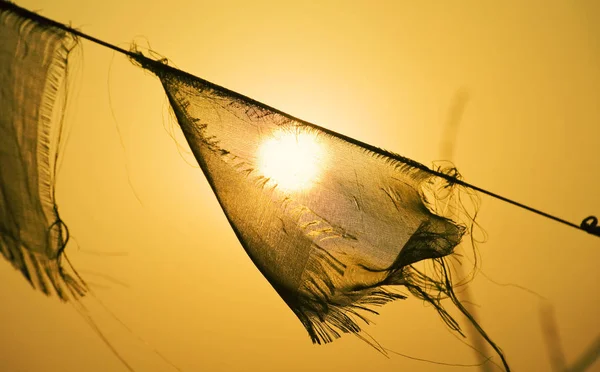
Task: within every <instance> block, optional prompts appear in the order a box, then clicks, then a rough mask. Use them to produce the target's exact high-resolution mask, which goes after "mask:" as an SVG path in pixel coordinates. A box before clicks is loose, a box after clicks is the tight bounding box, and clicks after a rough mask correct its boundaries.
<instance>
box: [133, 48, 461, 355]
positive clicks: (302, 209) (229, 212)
mask: <svg viewBox="0 0 600 372" xmlns="http://www.w3.org/2000/svg"><path fill="white" fill-rule="evenodd" d="M134 59H135V58H134ZM137 63H139V64H140V65H142V66H143V67H145V68H147V69H149V70H151V71H152V72H153V73H155V74H156V75H157V76H158V77H159V78H160V80H161V82H162V84H163V86H164V89H165V91H166V93H167V96H168V99H169V101H170V103H171V106H172V109H173V111H174V114H175V116H176V118H177V120H178V122H179V124H180V126H181V128H182V130H183V132H184V134H185V137H186V139H187V142H188V143H189V145H190V147H191V148H192V151H193V153H194V155H195V157H196V159H197V161H198V163H199V165H200V167H201V168H202V170H203V172H204V174H205V175H206V177H207V179H208V180H209V183H210V185H211V187H212V189H213V191H214V193H215V194H216V196H217V198H218V200H219V203H220V205H221V207H222V208H223V211H224V212H225V215H226V217H227V219H228V220H229V223H230V224H231V227H232V228H233V230H234V231H235V233H236V235H237V237H238V238H239V240H240V242H241V244H242V245H243V247H244V248H245V250H246V252H247V253H248V255H249V256H250V258H251V259H252V261H253V262H254V263H255V264H256V266H257V267H258V269H259V270H260V271H261V272H262V273H263V274H264V276H265V277H266V278H267V280H268V281H269V282H270V283H271V284H272V286H273V287H274V288H275V290H276V291H277V292H278V293H279V295H280V296H281V297H282V298H283V300H284V301H285V302H286V303H287V304H288V305H289V307H290V308H291V309H292V311H293V312H294V313H295V314H296V315H297V316H298V318H299V319H300V321H301V322H302V323H303V325H304V326H305V328H306V329H307V331H308V333H309V334H310V336H311V338H312V340H313V342H316V343H322V342H329V341H332V340H333V339H335V338H337V337H339V336H340V335H341V334H342V333H355V334H359V332H360V326H359V325H358V323H357V320H359V319H362V320H364V321H367V319H366V318H364V315H365V314H368V313H369V312H371V313H375V311H374V310H373V306H377V305H382V304H385V303H387V302H389V301H392V300H394V299H399V298H404V297H405V296H404V295H402V294H400V293H397V292H396V291H394V289H393V286H397V287H399V286H403V287H404V288H406V289H408V290H409V291H410V292H411V293H412V294H414V295H416V296H418V297H419V298H421V299H424V300H426V301H428V302H430V303H431V304H433V305H434V307H435V308H436V309H437V310H438V311H439V313H440V315H441V316H442V318H443V319H444V321H446V323H447V324H448V325H449V326H450V327H451V328H452V329H454V330H458V331H459V327H458V324H457V323H456V322H455V321H454V319H452V318H451V317H450V316H449V314H448V313H447V312H446V311H445V310H444V309H443V307H442V305H441V303H440V299H441V298H442V297H445V296H446V295H447V294H448V292H449V291H451V283H450V280H449V278H448V273H447V272H446V265H445V263H444V260H443V257H445V256H447V255H449V254H451V253H452V252H453V249H454V247H455V246H456V245H457V244H458V243H459V242H460V240H461V238H462V236H463V234H464V232H465V227H464V226H462V225H459V224H457V223H455V222H453V221H451V220H449V219H447V218H444V217H442V216H440V215H438V214H436V213H435V210H436V208H437V207H436V204H437V202H439V201H440V198H439V195H436V193H435V190H437V188H438V187H439V181H440V180H439V179H437V178H436V177H433V176H431V174H430V173H428V172H427V171H426V169H427V168H426V167H425V166H424V165H422V164H419V163H416V162H414V161H411V160H409V159H406V158H403V157H401V156H398V155H395V154H392V153H389V152H386V151H383V150H380V149H377V148H375V147H372V146H370V145H367V144H363V143H361V142H358V141H356V140H353V139H350V138H347V137H345V136H343V135H340V134H337V133H334V132H332V131H329V130H327V129H324V128H321V127H318V126H316V125H313V124H310V123H307V122H304V121H301V120H298V119H296V118H293V117H291V116H289V115H287V114H284V113H282V112H279V111H277V110H275V109H272V108H270V107H268V106H266V105H263V104H261V103H258V102H256V101H254V100H252V99H249V98H247V97H244V96H242V95H240V94H237V93H235V92H232V91H229V90H227V89H225V88H222V87H219V86H216V85H214V84H212V83H209V82H207V81H205V80H202V79H199V78H196V77H194V76H191V75H188V74H185V73H183V72H181V71H178V70H175V69H172V68H170V67H168V66H166V65H165V64H162V63H159V62H155V63H153V62H152V61H148V60H147V59H144V58H138V59H137ZM436 185H437V186H436ZM443 187H445V188H446V190H447V191H450V192H452V191H451V189H452V186H451V185H448V184H445V185H443ZM428 194H429V199H430V200H428V198H427V197H426V195H428ZM427 259H431V260H434V263H435V268H436V269H435V270H434V272H433V274H431V275H425V274H424V273H422V272H421V271H419V270H417V269H416V268H415V267H413V266H411V264H413V263H416V262H418V261H421V260H427ZM390 286H391V287H390ZM359 337H361V338H363V339H365V340H366V341H369V340H367V339H366V338H364V337H363V336H360V335H359ZM372 344H373V343H372ZM374 346H376V347H377V345H374Z"/></svg>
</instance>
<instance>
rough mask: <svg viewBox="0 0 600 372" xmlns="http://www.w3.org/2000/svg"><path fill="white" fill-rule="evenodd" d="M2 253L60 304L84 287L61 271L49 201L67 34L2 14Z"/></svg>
mask: <svg viewBox="0 0 600 372" xmlns="http://www.w3.org/2000/svg"><path fill="white" fill-rule="evenodd" d="M0 34H1V35H2V42H1V43H0V113H1V114H0V251H2V255H4V257H5V258H6V259H7V260H8V261H10V262H11V263H12V265H13V266H14V267H15V268H16V269H17V270H20V271H21V273H22V274H23V276H24V277H25V278H26V279H27V280H28V281H29V282H30V283H31V285H32V286H33V287H34V288H37V289H39V290H41V291H42V292H44V293H46V294H48V295H49V294H51V293H56V294H57V295H58V297H59V298H61V299H62V300H68V299H69V298H72V297H79V296H81V295H82V294H83V293H84V292H85V286H84V284H83V282H82V281H80V280H79V278H78V277H77V275H75V274H74V273H68V272H67V271H68V270H67V268H65V267H63V266H62V265H61V258H62V253H63V250H64V247H65V245H66V243H67V240H68V231H67V228H66V225H65V224H64V223H63V221H62V220H61V219H60V216H59V214H58V207H57V206H56V204H55V198H54V183H55V174H56V166H57V160H58V149H59V144H60V136H61V131H62V125H61V124H62V113H63V105H64V102H65V98H66V90H65V88H66V87H65V84H66V76H67V57H68V55H69V53H70V51H71V50H72V49H73V48H74V47H75V45H76V42H77V41H76V39H75V37H74V36H72V35H71V34H70V33H67V32H65V31H64V30H61V29H59V28H54V27H51V26H47V25H42V24H40V23H38V22H36V21H33V20H30V19H27V18H23V17H21V16H20V15H17V14H16V13H14V12H11V11H10V10H8V9H3V8H0Z"/></svg>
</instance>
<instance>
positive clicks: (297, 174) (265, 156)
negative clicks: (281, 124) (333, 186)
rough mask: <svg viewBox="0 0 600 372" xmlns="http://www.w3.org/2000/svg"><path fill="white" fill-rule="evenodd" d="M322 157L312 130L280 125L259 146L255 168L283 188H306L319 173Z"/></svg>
mask: <svg viewBox="0 0 600 372" xmlns="http://www.w3.org/2000/svg"><path fill="white" fill-rule="evenodd" d="M323 157H324V152H323V146H322V144H321V143H320V141H319V139H318V137H317V135H316V133H312V132H310V131H306V130H301V129H298V128H294V130H289V129H288V130H285V129H280V130H278V131H276V132H274V133H273V134H272V136H271V137H270V138H268V139H267V140H265V142H264V143H263V144H262V145H261V146H260V148H259V153H258V169H259V171H260V172H261V173H262V174H263V175H264V176H265V177H267V178H270V180H271V182H273V183H275V184H276V185H277V187H278V188H280V189H282V190H283V191H287V192H291V191H300V190H307V189H309V188H310V187H311V186H312V185H313V184H314V183H315V181H316V180H317V179H318V178H319V176H320V173H321V171H322V169H323V166H322V165H323Z"/></svg>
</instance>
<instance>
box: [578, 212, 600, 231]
mask: <svg viewBox="0 0 600 372" xmlns="http://www.w3.org/2000/svg"><path fill="white" fill-rule="evenodd" d="M580 227H581V228H582V229H583V230H585V231H586V232H588V233H590V234H592V235H596V236H600V226H598V217H596V216H589V217H588V218H586V219H584V220H583V221H581V225H580Z"/></svg>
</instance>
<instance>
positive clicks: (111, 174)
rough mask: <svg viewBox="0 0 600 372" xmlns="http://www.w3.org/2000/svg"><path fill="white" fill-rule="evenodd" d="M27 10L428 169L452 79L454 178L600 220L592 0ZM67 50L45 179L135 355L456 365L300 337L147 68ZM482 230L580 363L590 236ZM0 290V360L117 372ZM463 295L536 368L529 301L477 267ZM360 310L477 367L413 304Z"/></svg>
mask: <svg viewBox="0 0 600 372" xmlns="http://www.w3.org/2000/svg"><path fill="white" fill-rule="evenodd" d="M18 3H19V5H21V6H24V7H26V8H28V9H31V10H36V11H41V13H42V14H43V15H46V16H48V17H50V18H53V19H55V20H58V21H61V22H72V25H73V26H74V27H77V28H80V29H81V30H83V31H84V32H87V33H89V34H91V35H94V36H96V37H99V38H102V39H105V40H107V41H110V42H112V43H116V44H118V45H120V46H122V47H125V48H128V43H129V42H131V41H132V40H136V41H137V42H138V44H139V45H140V46H141V47H144V46H147V44H146V40H147V41H149V42H150V43H151V46H152V48H153V49H154V50H155V51H157V52H159V53H161V54H162V55H164V56H166V57H169V58H170V59H171V60H172V61H173V62H174V63H175V64H176V65H177V66H178V67H179V68H182V69H184V70H186V71H189V72H190V73H192V74H195V75H197V76H200V77H203V78H205V79H207V80H209V81H212V82H215V83H217V84H220V85H223V86H225V87H228V88H230V89H233V90H235V91H238V92H240V93H243V94H246V95H248V96H250V97H253V98H255V99H257V100H259V101H262V102H264V103H267V104H269V105H271V106H273V107H276V108H278V109H281V110H282V111H285V112H288V113H290V114H292V115H295V116H297V117H300V118H303V119H305V120H308V121H311V122H314V123H317V124H319V125H322V126H324V127H326V128H329V129H332V130H334V131H337V132H340V133H343V134H346V135H349V136H351V137H354V138H357V139H360V140H362V141H364V142H367V143H371V144H373V145H377V146H380V147H384V148H387V149H389V150H391V151H394V152H397V153H400V154H402V155H405V156H408V157H411V158H413V159H415V160H418V161H421V162H423V163H425V164H431V162H432V161H433V160H438V159H439V144H440V141H441V140H442V137H441V134H442V132H443V125H444V123H445V121H446V119H447V116H448V109H449V107H450V105H451V102H452V100H453V99H454V97H455V96H456V94H457V92H459V91H460V90H461V89H464V90H465V91H466V92H468V94H469V97H470V99H469V101H468V103H467V106H466V111H465V114H464V116H463V118H462V121H461V123H460V130H459V135H458V139H457V146H458V147H457V150H456V153H455V158H454V161H455V163H456V164H457V166H458V167H459V169H460V170H461V172H462V173H463V175H464V177H465V179H466V180H467V181H469V182H472V183H474V184H476V185H479V186H482V187H484V188H488V189H490V190H493V191H495V192H497V193H500V194H503V195H505V196H508V197H510V198H514V199H516V200H519V201H522V202H525V203H528V204H530V205H532V206H535V207H537V208H540V209H542V210H545V211H548V212H550V213H553V214H556V215H559V216H563V217H564V218H566V219H568V220H571V221H573V222H576V223H579V221H581V219H583V218H584V217H586V216H587V215H589V214H594V213H595V214H597V215H598V214H600V188H599V185H600V177H599V176H598V168H599V164H600V155H599V154H600V152H599V150H600V6H599V5H598V4H600V3H599V2H595V1H592V0H590V1H562V2H560V1H404V2H401V1H398V2H394V1H387V2H384V1H375V0H371V1H314V2H302V1H297V2H289V1H272V2H262V1H253V2H250V1H230V2H229V1H222V2H221V1H210V2H208V1H183V0H170V1H167V2H165V1H161V2H158V1H157V2H150V1H114V0H107V1H95V2H85V1H81V0H61V1H57V0H55V1H43V0H23V1H19V2H18ZM72 61H73V64H72V67H73V70H72V71H71V72H72V78H73V82H74V88H73V89H72V90H71V92H70V93H71V97H70V98H71V101H70V106H69V111H68V117H67V119H68V120H67V124H68V127H69V130H70V136H69V139H68V142H67V143H66V149H65V151H64V152H63V164H62V167H61V171H60V174H59V178H58V184H57V197H58V205H59V210H60V213H61V215H62V217H63V219H64V220H65V221H66V223H67V224H68V226H69V227H70V230H71V234H72V237H73V240H72V241H71V243H70V245H69V247H68V249H67V253H68V255H69V257H70V258H72V261H73V263H74V264H75V266H76V268H77V269H78V270H79V271H80V273H81V274H82V276H83V277H84V278H86V279H87V280H88V281H89V282H90V284H91V285H92V288H94V291H95V293H96V295H97V298H98V299H100V300H101V301H102V303H104V304H105V305H106V306H107V307H108V308H109V309H111V311H113V312H114V314H115V315H116V317H118V318H119V319H120V320H122V321H123V322H124V323H125V324H127V326H128V327H129V328H130V329H131V330H132V332H128V331H127V330H125V329H124V328H123V327H121V326H120V325H119V324H118V322H117V321H116V320H115V319H113V318H111V317H110V316H107V315H106V314H107V313H106V312H105V311H103V310H102V307H101V306H100V305H99V304H98V302H95V301H94V300H93V299H88V300H86V302H85V303H86V305H87V306H88V307H89V309H90V311H92V313H93V314H92V318H93V319H94V320H95V321H96V322H97V323H98V324H99V325H100V326H101V328H102V329H104V330H105V332H106V333H107V337H108V338H109V339H111V341H112V342H113V344H114V345H115V347H116V348H117V349H118V350H120V351H122V352H123V354H124V356H125V357H127V358H128V360H129V361H130V362H131V364H132V365H133V366H134V367H137V368H138V369H139V370H141V371H153V370H157V371H160V370H164V368H165V365H164V364H161V363H160V362H159V359H158V358H157V357H156V354H155V353H154V352H153V351H152V350H153V349H152V347H154V348H156V349H157V350H159V351H160V352H161V353H163V354H164V355H165V356H167V357H168V358H169V359H170V360H171V361H172V362H173V363H175V364H176V365H178V366H179V367H180V368H181V369H182V370H184V371H242V370H244V371H245V370H247V371H284V370H289V371H366V370H373V371H399V370H403V371H444V370H449V371H450V370H457V369H456V368H452V367H443V366H437V365H431V364H426V363H423V362H418V361H412V360H408V359H404V358H401V357H398V356H394V357H392V358H391V359H386V358H384V357H383V356H381V355H380V354H378V353H377V352H375V351H374V350H372V349H371V348H369V347H368V346H367V345H366V344H364V343H362V342H361V341H359V340H358V339H357V338H355V337H351V336H345V337H343V338H342V339H341V340H339V341H336V342H334V343H333V344H330V345H327V346H320V347H318V346H313V345H312V344H311V342H310V339H309V338H308V335H307V334H306V332H305V330H304V329H303V327H302V325H301V324H300V322H299V321H298V320H297V319H296V317H295V316H294V315H293V314H292V312H291V311H290V310H289V309H288V308H287V306H286V305H285V304H284V303H283V301H282V300H281V299H280V298H279V297H278V295H277V294H276V293H275V291H274V290H272V288H271V287H270V285H269V284H268V283H267V282H266V280H265V279H264V278H263V277H262V276H261V275H260V273H259V272H258V270H256V269H255V268H254V267H253V265H252V263H251V262H250V260H249V259H248V258H247V256H246V254H245V252H244V251H243V249H242V247H241V246H240V244H239V243H238V242H237V240H236V238H235V236H234V233H233V231H232V230H231V229H230V227H229V226H228V224H227V222H226V219H225V217H224V215H223V213H222V212H221V210H220V209H219V206H218V204H217V202H216V199H215V198H214V196H213V195H212V193H211V191H210V189H209V186H208V184H207V182H206V180H205V178H204V176H203V175H202V173H201V172H200V170H199V169H198V168H197V166H195V165H194V164H195V163H194V160H193V158H192V156H191V155H190V154H189V153H187V151H188V149H187V146H186V145H185V143H184V142H183V141H182V138H181V136H180V135H179V133H178V132H177V128H176V126H175V125H174V122H173V120H172V119H170V117H169V114H168V106H167V104H166V98H165V96H164V93H163V91H162V88H161V86H160V84H159V82H158V80H157V79H156V78H154V77H153V76H151V75H150V74H149V73H146V72H144V71H143V70H141V69H139V68H137V67H134V66H132V65H131V64H130V63H129V62H128V61H127V60H126V59H125V58H124V57H123V56H121V55H117V54H114V53H113V52H111V51H109V50H107V49H104V48H101V47H98V46H96V45H93V44H91V43H89V42H85V41H84V42H82V49H81V51H80V52H78V53H77V54H76V55H74V58H73V59H72ZM170 130H173V131H174V132H175V137H176V139H177V140H178V142H179V143H180V144H181V145H182V146H181V147H182V149H181V153H182V154H183V155H181V154H180V152H179V151H178V148H177V146H176V142H175V141H173V140H172V139H171V137H170V136H169V135H168V132H169V131H170ZM118 131H120V133H121V139H122V142H123V146H122V145H121V142H120V141H121V140H120V137H119V134H118ZM188 163H189V164H188ZM190 164H191V165H190ZM128 177H129V180H130V182H128ZM134 192H135V194H137V196H138V197H139V199H140V201H141V203H140V202H138V200H137V199H136V196H135V195H134ZM243 197H244V196H243V195H240V198H243ZM479 222H480V223H481V225H482V226H483V228H484V229H485V230H486V231H487V233H488V235H489V239H488V242H487V243H486V244H483V245H481V246H480V247H479V249H480V252H481V256H482V262H481V265H482V270H483V271H484V273H485V274H486V275H488V276H489V277H491V278H493V279H494V280H495V281H498V282H503V283H514V284H518V285H521V286H525V287H527V288H529V289H531V290H533V291H536V292H538V293H539V294H541V295H543V296H545V297H546V298H548V299H550V300H551V301H552V303H553V304H554V305H555V310H556V316H557V320H558V324H559V331H560V333H561V336H562V342H563V347H564V350H565V353H566V356H567V359H568V360H569V361H572V360H573V359H574V358H576V357H577V356H578V355H579V354H580V353H581V352H582V351H583V349H584V348H585V347H587V346H588V345H589V344H590V343H591V342H592V340H594V339H595V337H597V336H598V333H599V331H600V320H599V319H600V318H599V317H598V314H600V291H599V286H598V283H599V282H600V270H599V269H598V262H600V240H599V239H598V238H595V237H592V236H588V235H586V234H584V233H582V232H578V231H576V230H574V229H571V228H568V227H565V226H562V225H560V224H558V223H555V222H552V221H549V220H546V219H543V218H541V217H538V216H536V215H533V214H531V213H527V212H525V211H522V210H519V209H517V208H515V207H512V206H510V205H507V204H504V203H501V202H499V201H495V200H492V199H490V198H487V197H484V198H483V204H482V208H481V213H480V216H479ZM111 252H112V253H111ZM116 253H119V254H116ZM121 253H123V254H121ZM115 280H118V281H119V282H122V283H123V284H125V286H124V285H121V284H118V283H116V282H115ZM0 283H1V284H0V298H1V299H2V300H1V301H2V305H1V306H0V335H1V336H0V369H1V370H2V371H32V372H33V371H121V370H124V368H123V366H122V364H120V363H119V362H118V360H117V359H116V358H115V357H114V356H113V355H112V354H111V353H110V351H109V350H108V349H107V348H106V347H105V345H104V344H103V343H102V341H101V340H100V338H99V337H98V336H97V335H96V334H94V332H93V331H92V330H91V329H90V327H89V326H88V325H87V324H86V323H85V321H84V318H83V317H81V316H80V315H79V313H78V312H77V311H76V310H75V309H74V308H73V307H72V306H69V305H64V304H61V303H59V301H58V300H57V299H55V298H45V297H44V296H43V295H42V294H41V293H39V292H34V291H33V290H32V289H30V288H29V287H28V285H27V283H26V282H25V280H23V278H22V277H21V276H20V274H18V273H17V272H16V271H14V270H13V269H12V267H11V266H10V265H9V264H7V263H0ZM471 288H472V291H473V296H474V300H475V302H477V303H478V304H479V305H480V308H478V311H479V316H480V318H481V321H482V323H483V325H484V328H485V329H486V330H487V331H488V332H489V333H490V335H491V336H492V337H493V338H494V340H495V341H496V342H497V343H498V344H499V345H500V346H501V347H502V348H503V350H504V351H505V353H506V356H507V358H508V361H509V363H511V365H512V367H513V368H514V370H516V371H546V370H549V369H550V364H549V358H548V356H547V354H546V349H545V346H544V341H543V336H542V331H541V327H540V320H539V319H540V318H539V304H540V302H539V300H538V299H537V298H536V297H535V296H532V295H530V294H528V293H526V292H524V291H521V290H518V289H515V288H514V287H503V286H499V285H496V284H494V283H492V282H490V281H489V280H487V279H486V278H485V277H483V276H479V277H477V278H476V280H475V281H474V283H473V285H472V287H471ZM372 319H373V320H375V322H376V323H377V324H376V325H375V326H372V327H369V328H368V331H369V333H370V334H371V335H373V336H374V337H376V338H377V340H378V341H380V342H381V343H382V344H384V345H385V346H386V347H388V348H391V349H394V350H396V351H398V352H401V353H405V354H409V355H412V356H415V357H419V358H427V359H434V360H438V361H444V362H451V363H472V362H473V360H474V356H473V353H472V351H471V350H470V349H469V348H468V347H466V346H465V345H463V344H462V343H460V342H459V341H458V340H457V339H456V338H455V337H454V336H453V335H452V334H450V332H449V331H447V330H446V328H445V327H444V325H443V324H442V322H441V321H440V320H439V317H438V316H437V315H436V313H435V311H434V310H433V309H432V308H431V307H426V306H423V304H422V303H420V302H419V301H417V300H414V299H408V300H406V301H398V302H396V303H394V304H391V305H388V306H386V307H384V308H383V309H382V315H381V316H378V317H373V318H372ZM135 335H138V336H140V337H141V338H143V339H144V340H145V342H147V343H148V344H150V345H153V346H152V347H148V346H145V344H144V342H142V341H138V340H137V339H136V337H137V336H135ZM595 367H596V370H598V368H599V367H598V365H596V366H595ZM459 370H460V369H459Z"/></svg>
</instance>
